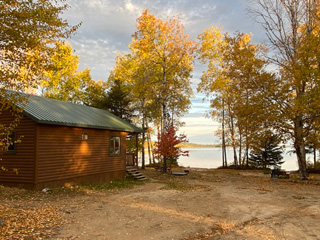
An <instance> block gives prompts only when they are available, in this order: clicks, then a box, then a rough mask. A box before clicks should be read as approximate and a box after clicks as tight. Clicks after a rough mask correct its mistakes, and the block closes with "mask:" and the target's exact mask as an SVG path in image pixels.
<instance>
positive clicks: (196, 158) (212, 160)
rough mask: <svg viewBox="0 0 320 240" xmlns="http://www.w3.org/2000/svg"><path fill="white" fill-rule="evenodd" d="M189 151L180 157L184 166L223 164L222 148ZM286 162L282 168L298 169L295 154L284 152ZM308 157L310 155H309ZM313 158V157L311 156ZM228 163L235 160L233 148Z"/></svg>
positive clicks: (210, 166)
mask: <svg viewBox="0 0 320 240" xmlns="http://www.w3.org/2000/svg"><path fill="white" fill-rule="evenodd" d="M183 150H188V151H189V157H180V158H179V160H178V163H179V165H180V166H183V167H196V168H217V167H220V166H221V165H222V156H221V155H222V152H221V148H189V149H183ZM283 159H284V160H285V162H284V163H283V164H282V166H281V168H282V169H285V170H287V171H293V170H298V163H297V158H296V155H295V154H291V155H290V154H287V153H284V154H283ZM307 159H308V155H307ZM311 159H312V157H311ZM227 160H228V164H229V163H231V162H233V150H232V148H227Z"/></svg>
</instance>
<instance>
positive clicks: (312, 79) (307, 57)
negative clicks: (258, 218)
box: [249, 0, 320, 179]
mask: <svg viewBox="0 0 320 240" xmlns="http://www.w3.org/2000/svg"><path fill="white" fill-rule="evenodd" d="M249 11H250V13H251V14H252V16H254V17H255V20H256V21H257V22H259V23H260V24H261V25H262V27H263V28H264V30H265V33H266V36H267V37H268V40H269V43H270V47H271V49H272V53H274V54H273V55H272V56H270V58H269V59H270V61H271V62H272V63H274V64H276V65H277V66H278V72H279V84H278V87H277V89H276V91H274V92H268V94H267V96H268V98H266V99H269V100H271V101H273V102H276V103H277V106H278V115H277V121H276V123H275V124H274V128H276V129H277V130H278V131H279V132H280V133H282V134H284V135H285V136H286V137H287V139H288V140H292V142H293V146H294V149H295V152H296V155H297V160H298V165H299V171H300V176H301V178H302V179H307V169H306V151H305V147H306V140H307V138H308V136H309V134H310V129H311V128H312V126H314V123H315V122H317V121H319V112H320V104H319V97H318V96H319V94H320V91H319V90H320V89H319V86H320V85H319V83H320V82H319V79H320V78H319V66H320V65H319V60H320V59H319V56H320V54H319V53H320V52H319V43H320V41H319V40H320V39H319V1H317V0H301V1H300V0H299V1H298V0H274V1H269V0H253V1H252V4H251V8H250V9H249Z"/></svg>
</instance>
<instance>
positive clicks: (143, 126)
mask: <svg viewBox="0 0 320 240" xmlns="http://www.w3.org/2000/svg"><path fill="white" fill-rule="evenodd" d="M145 118H146V116H145V99H143V100H142V129H143V130H145V129H146V126H145ZM145 139H146V134H145V132H144V131H143V133H142V148H141V154H142V155H141V156H142V164H141V168H142V169H145V152H144V142H145Z"/></svg>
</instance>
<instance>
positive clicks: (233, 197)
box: [0, 169, 320, 240]
mask: <svg viewBox="0 0 320 240" xmlns="http://www.w3.org/2000/svg"><path fill="white" fill-rule="evenodd" d="M144 173H145V175H147V176H148V178H149V179H150V180H148V181H147V182H146V183H145V184H143V185H137V186H135V187H134V188H132V189H125V190H121V191H116V192H110V191H107V190H103V191H88V192H85V193H84V192H80V193H79V192H75V193H74V194H73V193H72V194H57V195H55V194H51V195H50V193H49V194H43V193H36V194H30V193H28V192H25V193H24V194H21V192H19V193H17V194H16V193H14V194H11V195H10V196H11V198H9V197H6V198H5V197H2V198H1V196H0V200H1V201H2V203H1V201H0V203H1V204H2V210H1V209H0V210H1V211H2V214H7V217H6V215H2V217H4V220H5V224H6V225H7V227H9V225H10V224H11V225H12V224H18V223H19V221H20V223H19V224H29V226H31V225H36V224H38V227H39V226H40V227H41V226H42V230H41V231H42V233H41V231H40V230H39V231H38V230H34V231H33V235H32V234H31V235H30V234H29V236H28V234H26V235H24V236H28V237H17V236H23V235H19V233H18V231H16V232H15V231H14V230H13V231H11V233H10V234H11V235H10V236H9V237H4V238H3V237H1V235H0V239H25V240H29V239H46V237H47V236H50V238H49V239H84V240H86V239H98V240H99V239H101V240H102V239H110V240H118V239H119V240H126V239H128V240H129V239H130V240H132V239H133V240H135V239H137V240H144V239H155V240H158V239H159V240H161V239H165V240H167V239H174V240H194V239H253V240H254V239H290V240H291V239H297V240H303V239H308V240H310V239H311V240H312V239H320V224H319V223H320V185H319V184H320V179H319V176H318V177H313V176H311V177H310V180H309V182H300V181H299V180H294V179H295V178H294V176H293V178H291V179H279V180H277V181H272V180H271V179H270V175H264V174H263V173H262V172H256V171H234V170H208V171H204V170H191V171H190V173H189V174H188V175H187V176H172V175H168V174H165V175H163V174H161V173H159V172H156V171H155V170H153V169H152V170H148V171H146V172H144ZM19 191H21V190H19ZM18 195H19V198H17V197H16V196H18ZM21 195H25V196H24V197H21ZM1 204H0V205H1ZM10 207H11V208H10ZM9 208H10V209H9ZM6 209H7V211H6ZM1 211H0V217H1ZM14 211H16V216H15V217H11V218H9V215H10V214H12V212H14ZM37 211H38V212H37ZM22 213H24V214H25V217H24V218H22ZM30 214H35V215H34V217H29V218H28V215H30ZM40 215H41V216H40ZM46 218H47V220H46ZM31 220H32V221H33V222H30V221H31ZM52 221H56V223H54V224H55V225H56V227H52V226H53V224H52V223H53V222H52ZM62 223H63V224H62ZM46 224H48V226H49V227H48V228H46V227H45V226H46ZM5 227H6V226H5ZM29 228H30V227H29ZM0 230H1V228H0ZM2 230H3V229H2ZM27 230H30V229H27V228H23V227H22V228H21V227H20V230H19V231H20V233H21V231H27ZM44 231H47V232H48V234H49V235H47V236H46V235H45V234H44V233H43V232H44ZM0 233H1V232H0ZM7 234H9V231H8V233H7ZM37 234H38V235H37ZM52 234H53V235H52Z"/></svg>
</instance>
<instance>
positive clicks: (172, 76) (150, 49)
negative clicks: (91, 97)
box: [129, 9, 196, 169]
mask: <svg viewBox="0 0 320 240" xmlns="http://www.w3.org/2000/svg"><path fill="white" fill-rule="evenodd" d="M129 47H130V49H131V52H132V54H133V55H134V57H136V58H137V59H138V60H139V62H140V63H141V64H142V66H143V67H144V68H147V69H148V71H149V70H150V71H151V74H150V76H145V78H144V79H145V81H148V82H147V83H146V84H150V85H151V86H152V88H153V93H154V95H153V98H154V99H155V101H154V103H157V105H155V106H157V107H160V109H158V108H157V109H158V110H159V112H161V117H162V119H161V123H162V134H163V135H164V134H165V131H166V130H165V129H167V127H168V126H169V123H170V121H169V119H168V117H169V116H170V111H171V113H173V112H174V114H178V113H179V114H183V113H186V111H187V110H188V108H189V106H190V104H191V102H190V97H191V96H192V95H193V93H192V90H191V87H190V79H191V72H192V70H193V60H194V54H193V53H194V51H195V49H196V43H195V42H194V41H193V40H191V39H190V38H189V36H188V35H186V34H185V33H184V27H183V25H182V24H181V22H180V20H179V18H172V19H167V21H163V20H161V19H157V18H156V17H155V16H154V15H152V14H149V10H148V9H147V10H145V11H144V12H143V13H142V15H141V16H140V17H139V18H138V20H137V31H136V32H135V34H134V35H133V39H132V42H131V44H130V45H129ZM140 80H141V79H140ZM163 168H164V169H166V157H164V161H163Z"/></svg>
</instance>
